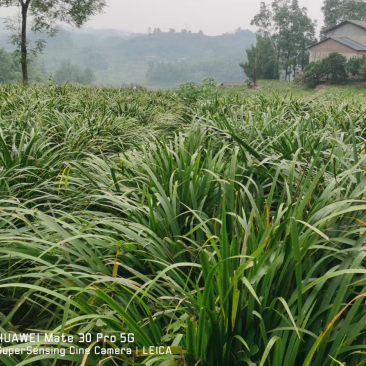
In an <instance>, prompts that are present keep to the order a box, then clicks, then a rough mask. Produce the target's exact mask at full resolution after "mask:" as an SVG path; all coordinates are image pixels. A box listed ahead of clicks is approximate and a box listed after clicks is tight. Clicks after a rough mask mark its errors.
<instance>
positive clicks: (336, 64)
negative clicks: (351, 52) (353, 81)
mask: <svg viewBox="0 0 366 366" xmlns="http://www.w3.org/2000/svg"><path fill="white" fill-rule="evenodd" d="M322 63H323V67H324V73H325V75H327V76H328V77H330V78H331V80H333V81H337V80H344V79H347V77H348V75H347V58H346V56H343V55H341V54H340V53H337V52H333V53H331V54H330V55H329V56H328V57H327V58H325V59H323V60H322Z"/></svg>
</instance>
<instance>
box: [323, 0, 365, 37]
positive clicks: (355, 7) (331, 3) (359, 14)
mask: <svg viewBox="0 0 366 366" xmlns="http://www.w3.org/2000/svg"><path fill="white" fill-rule="evenodd" d="M322 10H323V13H324V28H323V31H324V29H326V28H329V27H333V26H334V25H337V24H338V23H340V22H342V21H343V20H366V2H365V0H325V1H324V5H323V7H322Z"/></svg>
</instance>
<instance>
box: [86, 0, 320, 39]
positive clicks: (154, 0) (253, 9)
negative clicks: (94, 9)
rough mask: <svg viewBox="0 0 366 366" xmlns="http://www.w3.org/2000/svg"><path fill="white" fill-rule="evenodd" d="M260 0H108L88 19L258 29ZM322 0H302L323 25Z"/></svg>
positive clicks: (137, 25)
mask: <svg viewBox="0 0 366 366" xmlns="http://www.w3.org/2000/svg"><path fill="white" fill-rule="evenodd" d="M260 2H261V0H109V2H108V3H109V7H108V8H107V9H106V10H105V14H102V15H99V16H97V17H95V19H93V20H91V21H89V23H88V26H90V27H93V28H115V29H123V30H128V31H131V32H135V33H147V29H148V27H151V28H153V29H154V28H157V27H160V28H161V29H162V30H163V31H167V30H168V29H169V28H175V29H176V30H179V31H180V30H181V29H185V28H186V27H187V28H188V30H191V31H192V32H197V31H198V30H200V29H202V30H203V32H204V33H205V34H208V35H219V34H222V33H225V32H230V31H233V30H235V29H237V28H238V27H241V28H243V29H250V30H253V31H255V30H256V29H255V27H252V26H251V25H250V21H251V20H252V18H253V17H254V15H255V14H257V13H258V11H259V5H260ZM267 2H270V0H267ZM322 3H323V1H322V0H300V4H301V6H306V7H307V8H308V10H309V12H308V14H309V16H310V17H311V18H312V19H316V20H318V26H319V28H320V26H321V25H322V20H323V13H322V12H321V7H322Z"/></svg>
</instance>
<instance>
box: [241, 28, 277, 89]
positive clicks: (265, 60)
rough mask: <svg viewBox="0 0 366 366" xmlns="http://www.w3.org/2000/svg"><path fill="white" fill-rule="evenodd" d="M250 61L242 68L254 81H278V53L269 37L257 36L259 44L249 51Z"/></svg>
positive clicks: (243, 64) (242, 64)
mask: <svg viewBox="0 0 366 366" xmlns="http://www.w3.org/2000/svg"><path fill="white" fill-rule="evenodd" d="M247 57H248V61H247V62H245V63H241V64H240V67H241V68H242V69H243V70H244V72H245V74H246V75H247V76H248V77H249V78H250V79H253V81H254V82H255V78H256V77H258V79H278V78H279V75H278V65H277V57H276V52H275V50H274V49H273V47H272V43H271V41H270V39H269V38H268V37H263V36H261V35H259V34H258V35H257V44H256V45H255V46H252V47H251V48H248V49H247Z"/></svg>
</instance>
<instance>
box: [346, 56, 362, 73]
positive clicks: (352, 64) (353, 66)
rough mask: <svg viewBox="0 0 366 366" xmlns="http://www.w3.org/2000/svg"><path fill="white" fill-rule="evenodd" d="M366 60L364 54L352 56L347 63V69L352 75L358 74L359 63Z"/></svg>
mask: <svg viewBox="0 0 366 366" xmlns="http://www.w3.org/2000/svg"><path fill="white" fill-rule="evenodd" d="M365 61H366V58H365V56H363V57H352V58H351V59H349V61H348V63H347V71H348V72H349V73H350V74H351V75H352V76H360V68H361V65H362V64H364V63H365Z"/></svg>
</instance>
